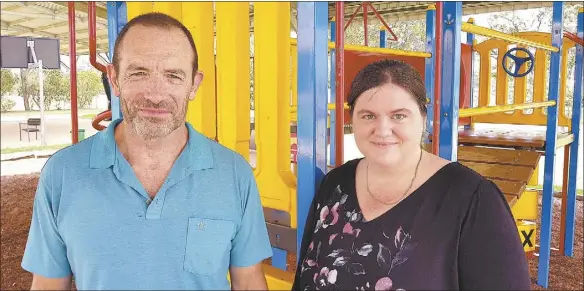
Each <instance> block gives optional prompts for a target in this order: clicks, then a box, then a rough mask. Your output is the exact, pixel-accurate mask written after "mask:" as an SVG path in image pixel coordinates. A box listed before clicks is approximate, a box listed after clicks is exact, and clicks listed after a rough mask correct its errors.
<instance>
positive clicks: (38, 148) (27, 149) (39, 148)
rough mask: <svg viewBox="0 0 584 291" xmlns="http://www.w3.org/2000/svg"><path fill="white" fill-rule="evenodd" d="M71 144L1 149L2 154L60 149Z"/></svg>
mask: <svg viewBox="0 0 584 291" xmlns="http://www.w3.org/2000/svg"><path fill="white" fill-rule="evenodd" d="M70 145H71V144H56V145H48V146H30V147H21V148H5V149H0V154H13V153H20V152H33V151H44V150H60V149H62V148H65V147H68V146H70Z"/></svg>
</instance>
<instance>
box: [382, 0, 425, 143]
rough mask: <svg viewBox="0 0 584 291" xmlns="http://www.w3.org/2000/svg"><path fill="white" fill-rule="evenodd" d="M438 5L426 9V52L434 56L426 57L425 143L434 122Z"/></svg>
mask: <svg viewBox="0 0 584 291" xmlns="http://www.w3.org/2000/svg"><path fill="white" fill-rule="evenodd" d="M435 23H436V6H434V5H429V6H428V10H426V52H427V53H430V54H432V57H430V58H426V68H425V69H424V72H425V74H424V75H425V77H424V79H425V83H426V98H428V100H430V101H429V103H428V104H427V105H426V107H427V110H428V115H427V116H426V130H427V131H428V133H429V135H428V136H427V137H426V139H425V140H424V143H427V142H428V137H429V136H430V135H431V134H432V132H433V131H434V130H433V124H434V81H435V80H434V63H435V62H436V59H435V54H436V42H435V40H436V28H435V25H434V24H435ZM384 32H385V31H384Z"/></svg>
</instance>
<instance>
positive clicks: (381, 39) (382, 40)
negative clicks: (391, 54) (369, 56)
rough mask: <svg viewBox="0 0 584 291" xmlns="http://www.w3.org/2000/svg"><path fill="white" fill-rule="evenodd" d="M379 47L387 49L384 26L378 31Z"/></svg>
mask: <svg viewBox="0 0 584 291" xmlns="http://www.w3.org/2000/svg"><path fill="white" fill-rule="evenodd" d="M379 47H380V48H387V31H386V30H385V26H381V28H380V29H379Z"/></svg>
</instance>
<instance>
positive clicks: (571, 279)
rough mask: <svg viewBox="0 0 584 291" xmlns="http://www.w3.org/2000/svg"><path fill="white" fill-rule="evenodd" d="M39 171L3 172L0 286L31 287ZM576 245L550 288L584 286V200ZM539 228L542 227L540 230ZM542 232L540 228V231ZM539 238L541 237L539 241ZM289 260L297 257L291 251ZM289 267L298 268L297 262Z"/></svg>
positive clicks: (554, 269)
mask: <svg viewBox="0 0 584 291" xmlns="http://www.w3.org/2000/svg"><path fill="white" fill-rule="evenodd" d="M37 182H38V174H31V175H19V176H4V177H2V178H1V183H0V184H1V186H2V192H1V193H2V196H1V201H0V202H1V210H0V212H1V216H2V217H1V242H0V249H1V250H2V252H1V253H2V254H1V255H2V262H1V277H0V280H1V282H0V290H25V289H26V290H28V289H30V284H31V280H32V275H31V274H29V273H27V272H25V271H24V270H23V269H22V268H21V267H20V262H21V260H22V254H23V252H24V246H25V244H26V239H27V235H28V229H29V227H30V219H31V211H32V204H33V198H34V192H35V190H36V185H37ZM560 203H561V202H560V200H559V199H554V212H553V216H554V224H553V226H552V229H553V236H552V246H554V247H557V246H558V242H559V241H558V237H559V225H560V224H559V217H560V205H561V204H560ZM576 213H577V221H576V245H575V248H574V250H575V256H574V258H570V257H564V256H562V255H561V254H559V253H554V252H552V257H551V262H550V266H551V267H550V269H551V271H550V280H549V282H550V283H549V288H548V289H547V290H584V259H583V256H582V252H583V247H584V245H583V244H584V237H583V224H582V220H583V219H582V215H583V207H582V201H578V203H577V210H576ZM538 231H539V230H538ZM538 234H539V232H538ZM538 240H539V237H538V238H537V240H536V241H538ZM289 260H290V262H291V263H292V262H294V261H295V258H294V257H293V256H292V255H290V256H289ZM537 264H538V261H537V258H531V259H530V260H529V268H530V273H531V278H532V282H533V284H532V287H533V290H546V289H544V288H541V287H540V286H537V285H536V284H535V282H536V279H537ZM289 269H290V270H293V269H295V266H294V263H292V264H290V266H289Z"/></svg>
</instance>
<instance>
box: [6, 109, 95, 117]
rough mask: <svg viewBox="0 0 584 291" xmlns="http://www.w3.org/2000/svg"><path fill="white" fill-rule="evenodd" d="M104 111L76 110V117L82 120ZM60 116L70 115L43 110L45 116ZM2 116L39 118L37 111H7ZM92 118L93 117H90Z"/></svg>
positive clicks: (68, 111)
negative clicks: (86, 116)
mask: <svg viewBox="0 0 584 291" xmlns="http://www.w3.org/2000/svg"><path fill="white" fill-rule="evenodd" d="M102 111H104V109H78V110H77V115H78V116H79V117H80V118H84V117H83V116H85V115H93V116H95V115H97V114H98V113H100V112H102ZM62 114H68V115H70V114H71V110H69V109H67V110H45V115H62ZM2 115H4V116H26V117H40V115H41V112H40V111H38V110H34V111H8V112H2ZM92 118H93V117H92Z"/></svg>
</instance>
